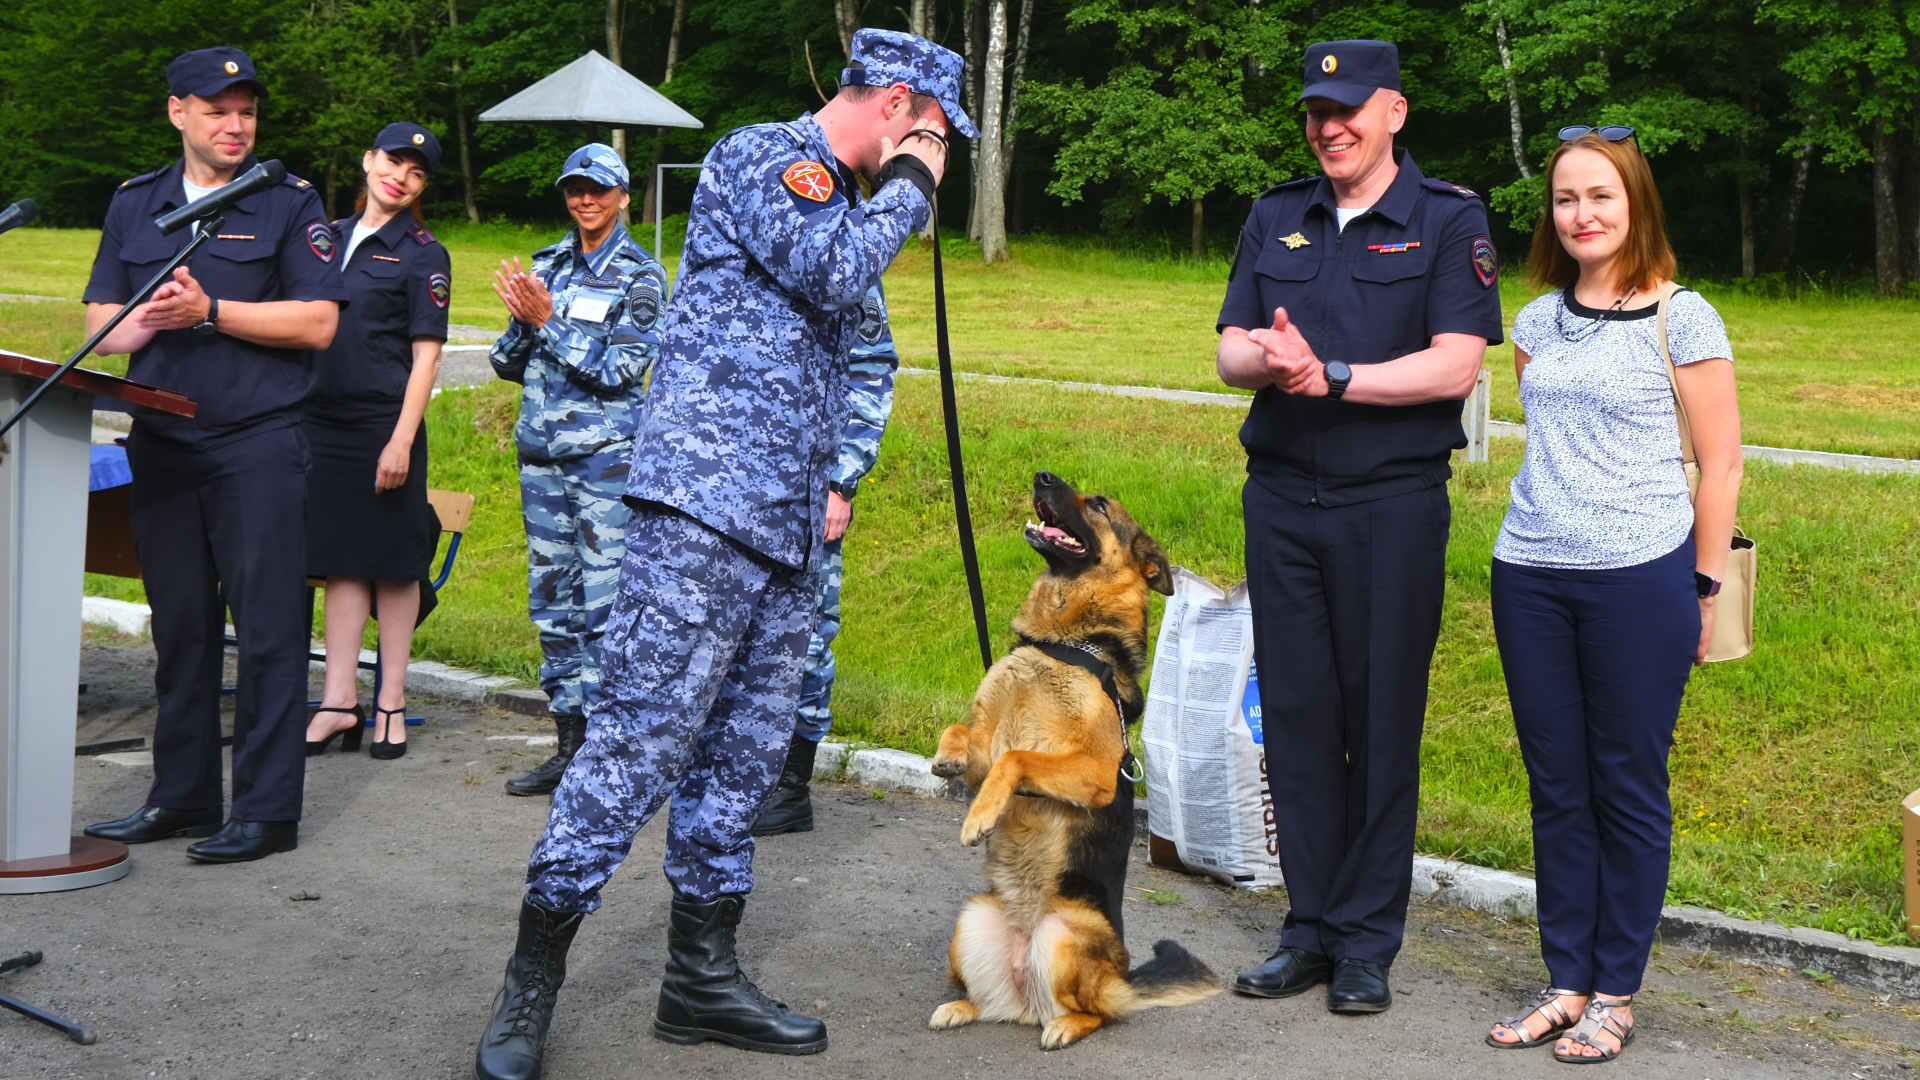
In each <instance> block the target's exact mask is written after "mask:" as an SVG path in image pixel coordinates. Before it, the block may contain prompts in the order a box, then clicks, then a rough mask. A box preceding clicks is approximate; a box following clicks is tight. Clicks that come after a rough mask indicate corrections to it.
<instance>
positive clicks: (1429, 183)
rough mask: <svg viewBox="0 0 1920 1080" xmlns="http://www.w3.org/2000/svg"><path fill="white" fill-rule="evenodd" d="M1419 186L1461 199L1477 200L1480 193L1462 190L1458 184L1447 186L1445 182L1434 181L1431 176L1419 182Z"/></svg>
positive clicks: (1466, 189) (1470, 189)
mask: <svg viewBox="0 0 1920 1080" xmlns="http://www.w3.org/2000/svg"><path fill="white" fill-rule="evenodd" d="M1420 186H1422V187H1424V188H1427V189H1429V190H1432V191H1439V192H1444V193H1445V194H1448V195H1458V196H1460V197H1461V198H1463V199H1477V198H1479V197H1480V193H1479V192H1477V191H1475V190H1473V189H1472V188H1463V187H1461V186H1460V185H1459V184H1449V183H1447V182H1446V181H1445V180H1435V179H1434V178H1433V177H1431V176H1429V177H1427V178H1426V179H1425V180H1422V181H1420Z"/></svg>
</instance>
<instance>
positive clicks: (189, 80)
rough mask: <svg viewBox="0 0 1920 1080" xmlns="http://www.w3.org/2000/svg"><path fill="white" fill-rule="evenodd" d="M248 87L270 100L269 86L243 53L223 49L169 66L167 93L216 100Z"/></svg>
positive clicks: (195, 54)
mask: <svg viewBox="0 0 1920 1080" xmlns="http://www.w3.org/2000/svg"><path fill="white" fill-rule="evenodd" d="M241 83H245V84H246V85H247V87H248V88H249V89H251V90H252V91H253V92H254V94H255V95H256V96H258V97H266V96H267V86H266V84H265V83H263V82H261V81H260V76H258V75H256V74H254V71H253V61H252V60H251V59H248V57H247V54H246V53H243V52H241V51H240V50H239V49H234V48H229V47H227V46H224V45H223V46H221V47H219V48H215V49H195V50H194V51H192V52H190V53H181V54H180V55H179V56H176V57H174V58H173V63H171V64H168V65H167V92H168V93H170V94H172V95H173V96H174V97H177V98H183V97H186V96H187V95H189V94H192V95H195V96H197V97H203V98H208V97H214V96H215V95H217V94H219V93H220V92H221V91H222V90H225V89H227V88H228V87H231V86H237V85H239V84H241Z"/></svg>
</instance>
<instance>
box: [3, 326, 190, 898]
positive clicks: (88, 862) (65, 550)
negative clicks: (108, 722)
mask: <svg viewBox="0 0 1920 1080" xmlns="http://www.w3.org/2000/svg"><path fill="white" fill-rule="evenodd" d="M58 368H59V365H58V364H51V363H48V362H47V361H44V360H34V359H31V358H29V357H24V356H14V355H11V354H8V353H0V416H10V415H12V414H13V412H14V410H15V409H17V408H19V407H20V404H21V402H23V401H25V400H26V398H27V395H29V394H31V393H32V392H33V391H34V390H36V389H37V388H38V387H39V386H40V384H42V383H44V382H45V381H46V380H47V378H48V377H49V376H51V375H53V374H54V372H55V371H56V370H57V369H58ZM96 396H98V397H107V398H112V399H115V400H117V401H123V402H126V403H127V404H130V405H144V406H147V407H148V408H152V409H160V410H162V411H165V412H169V413H175V414H178V415H180V416H192V415H193V413H194V404H193V402H191V401H188V400H187V399H186V398H185V397H183V396H181V395H179V394H176V393H173V392H172V391H169V390H160V389H156V388H154V387H151V386H142V385H140V384H139V383H134V382H128V381H127V380H125V379H119V378H115V377H114V376H112V375H106V374H102V373H100V372H95V371H87V370H85V369H82V368H74V369H72V370H70V371H69V372H67V374H66V375H65V376H64V377H62V378H61V380H60V382H59V384H58V385H57V386H55V387H54V388H53V389H51V390H50V391H49V392H48V393H47V395H46V396H45V398H44V399H43V400H41V402H40V403H39V404H38V405H36V406H35V407H34V408H33V410H32V411H31V412H29V413H27V414H26V416H25V417H23V418H22V419H21V420H20V422H19V423H18V424H17V425H16V426H15V427H14V428H13V430H11V431H9V432H8V433H7V435H6V438H5V440H4V443H3V444H0V894H5V893H33V892H60V891H62V890H65V889H80V888H85V887H86V886H88V885H99V884H101V883H103V882H108V881H114V880H117V879H119V878H122V877H125V876H126V873H127V871H128V869H130V863H129V862H128V860H127V847H126V845H125V844H121V843H119V842H117V841H112V840H96V839H93V838H92V837H86V836H75V835H73V745H74V727H75V724H76V721H77V717H78V713H79V689H80V597H81V595H82V594H83V592H84V591H85V563H86V552H87V547H86V537H87V469H88V459H89V448H90V446H91V443H92V436H93V404H94V398H95V397H96Z"/></svg>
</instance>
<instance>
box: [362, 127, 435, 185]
mask: <svg viewBox="0 0 1920 1080" xmlns="http://www.w3.org/2000/svg"><path fill="white" fill-rule="evenodd" d="M373 148H374V149H375V150H385V151H386V152H387V153H389V154H391V153H393V152H394V151H396V150H411V151H413V152H414V153H416V154H419V155H420V156H421V157H423V158H426V159H427V173H428V175H432V173H433V171H434V170H435V169H438V168H439V167H440V140H439V139H436V138H434V137H433V132H431V131H428V130H427V129H426V128H423V127H421V126H420V125H419V124H409V123H406V122H404V121H402V122H400V123H397V124H388V125H387V126H386V127H383V128H381V129H380V134H379V135H377V136H375V137H374V140H373Z"/></svg>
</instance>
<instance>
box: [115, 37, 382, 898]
mask: <svg viewBox="0 0 1920 1080" xmlns="http://www.w3.org/2000/svg"><path fill="white" fill-rule="evenodd" d="M167 85H168V89H169V90H170V92H171V94H172V96H171V97H170V98H168V100H167V115H168V118H169V119H171V120H172V122H173V126H174V127H176V128H178V129H180V141H181V146H182V150H183V153H182V155H181V158H180V160H179V161H176V162H174V163H173V164H172V165H169V166H167V167H166V168H164V169H161V170H159V171H157V172H151V173H148V174H146V175H144V176H136V177H134V178H133V179H131V180H128V181H127V182H126V183H124V184H121V185H120V189H119V190H118V191H117V192H115V193H114V197H113V203H112V205H111V206H109V207H108V209H107V220H106V225H105V227H104V228H103V229H102V230H101V234H100V251H99V254H98V255H96V256H95V257H94V263H93V276H92V277H91V278H90V279H89V280H88V282H87V290H86V294H85V296H84V299H85V300H86V303H87V332H88V333H89V334H91V333H93V332H95V331H96V330H98V329H99V328H100V327H101V326H104V325H106V322H107V320H108V319H110V318H112V317H113V315H114V313H115V312H117V311H119V310H120V308H121V307H123V306H125V305H126V304H128V303H132V302H134V301H136V300H139V299H141V298H140V297H137V296H135V295H134V291H135V290H136V289H138V288H140V287H141V286H142V285H144V284H145V283H146V281H147V279H148V278H150V277H152V276H153V274H154V273H155V272H156V271H158V270H159V269H160V267H161V266H162V265H163V264H164V263H165V262H166V261H167V260H168V259H170V258H172V257H173V255H174V254H175V253H176V252H178V251H179V250H180V249H181V248H182V247H184V246H185V245H186V244H187V242H188V240H189V239H190V238H191V236H192V230H191V229H190V228H188V229H181V230H179V231H178V232H175V233H173V234H172V235H168V236H162V235H161V234H160V230H159V229H158V228H156V227H155V226H154V224H153V219H154V218H155V217H156V216H158V215H160V214H162V213H165V212H166V211H169V210H172V209H175V208H177V207H181V206H185V205H186V204H187V203H188V202H190V201H192V200H194V199H197V198H199V197H201V196H202V195H205V194H207V193H208V192H210V191H212V190H213V189H216V188H219V187H222V186H224V185H226V184H227V183H229V182H231V181H232V180H233V179H234V178H235V177H237V176H238V175H240V174H241V173H242V172H245V171H246V170H248V169H251V168H252V167H253V166H254V163H255V162H254V157H253V141H254V130H255V115H256V114H255V108H256V105H257V103H258V101H259V99H260V98H261V97H263V96H265V94H266V88H265V87H264V86H262V85H261V83H260V79H259V77H258V76H257V75H256V74H255V73H254V69H253V62H252V61H251V60H249V59H248V58H247V54H246V53H243V52H241V51H240V50H239V49H229V48H216V49H200V50H197V51H195V52H190V53H187V54H185V55H183V56H181V57H179V58H178V59H176V60H174V62H173V63H172V64H171V65H169V66H168V67H167ZM223 216H224V220H225V224H224V225H223V226H221V229H220V231H219V233H218V234H217V235H216V238H215V239H213V240H211V241H208V243H207V244H206V245H205V246H204V247H202V248H201V249H200V250H199V251H198V252H196V253H195V254H194V256H193V258H192V259H191V260H190V261H189V263H188V265H186V266H182V267H180V268H179V269H177V270H175V271H174V273H173V279H172V280H171V281H168V282H167V283H165V284H163V285H161V286H160V287H159V288H158V289H155V290H154V293H153V296H152V298H151V299H148V300H147V301H146V302H145V303H142V304H141V305H140V306H139V307H138V308H136V309H135V310H134V313H133V314H132V315H130V316H128V317H127V319H126V321H124V322H122V323H121V324H120V325H119V326H118V327H117V328H115V330H114V332H113V334H112V335H110V336H109V337H108V338H107V339H106V340H105V341H103V342H101V344H100V348H99V351H100V352H101V353H102V354H108V355H111V354H115V353H130V354H132V360H131V363H130V364H129V366H128V369H127V376H128V377H129V378H131V379H134V380H136V381H138V382H143V383H150V384H152V385H155V386H163V387H166V388H167V389H169V390H177V391H179V392H181V393H183V394H185V395H187V397H189V398H191V399H193V401H194V402H195V403H196V404H197V405H198V406H199V410H198V412H197V413H196V414H195V415H194V416H193V417H192V418H190V419H189V418H187V417H181V416H170V415H165V414H161V413H151V412H146V411H136V412H135V414H134V418H133V433H132V434H131V435H130V436H128V439H127V461H128V464H129V465H130V466H131V467H132V469H133V495H132V500H133V541H134V550H135V552H136V553H137V554H138V555H139V557H140V565H141V569H142V571H143V572H144V574H145V577H146V586H147V599H148V601H149V602H150V603H151V604H152V605H153V647H154V652H155V653H156V656H157V661H158V663H157V666H156V668H155V672H154V683H155V688H156V689H157V690H158V692H159V699H160V709H159V718H158V720H157V722H156V723H155V725H154V733H153V789H152V791H151V792H150V793H149V794H148V795H147V800H146V805H144V806H142V807H141V808H140V809H139V810H137V811H135V812H134V813H133V814H132V815H130V816H128V817H125V818H122V819H121V820H119V821H110V822H103V823H101V824H98V825H93V826H90V827H88V829H87V830H86V831H87V835H89V836H101V837H107V838H109V839H114V840H121V841H124V842H126V843H130V844H138V843H145V842H148V841H153V840H163V839H166V838H168V837H174V836H209V834H211V838H210V839H207V840H202V841H201V842H199V843H197V844H193V845H191V846H189V847H188V848H187V854H188V855H189V856H191V857H192V858H195V859H198V860H199V861H201V862H241V861H245V860H249V859H258V858H261V857H263V856H266V855H269V854H272V853H273V852H275V851H288V850H291V849H292V848H293V847H294V845H295V844H296V843H297V842H298V838H299V821H300V803H301V797H302V789H303V785H304V782H305V778H306V757H305V753H306V751H305V745H304V743H305V739H306V726H307V715H306V714H307V708H306V706H307V649H308V640H309V638H310V636H311V635H310V628H309V626H308V623H307V618H308V615H309V609H308V606H307V598H306V591H305V590H306V572H307V566H306V559H307V556H306V552H307V543H306V536H307V532H306V507H307V441H306V436H305V435H304V434H303V433H302V431H301V428H300V416H299V413H300V402H301V399H302V398H303V397H305V395H306V393H307V388H308V382H309V379H308V372H307V352H306V350H309V349H324V348H326V347H327V345H328V344H329V343H330V342H332V340H333V334H334V330H335V328H336V326H337V324H338V321H339V317H340V308H341V307H343V306H344V305H345V304H346V300H347V291H346V287H345V286H344V285H342V284H341V281H340V273H339V269H340V268H339V266H338V265H336V263H335V259H336V258H337V257H338V245H337V244H336V243H335V241H334V237H333V233H332V231H331V230H329V229H328V227H327V221H326V215H325V214H324V213H323V212H322V210H321V206H320V200H319V198H318V197H317V196H315V195H314V192H313V188H312V187H311V185H309V184H308V183H307V182H306V181H304V180H300V179H298V178H295V177H292V176H289V177H288V178H287V180H286V182H285V183H284V184H281V185H279V186H277V187H274V188H272V189H270V190H267V191H262V192H259V193H256V194H254V195H250V196H248V197H247V198H244V199H242V200H240V201H239V202H238V203H236V204H235V205H234V206H233V207H232V208H231V209H229V210H227V211H226V212H225V214H224V215H223ZM229 611H231V612H232V615H233V624H234V628H235V630H236V631H237V633H238V636H239V640H240V677H239V687H238V691H237V695H236V699H235V702H234V706H235V708H234V721H233V806H232V811H231V813H230V814H229V815H228V816H227V820H226V824H225V825H224V826H223V825H222V824H221V818H222V813H221V786H222V785H221V754H220V683H221V675H222V667H223V664H224V654H225V649H224V645H223V640H224V636H225V634H224V630H225V625H226V621H227V613H228V612H229ZM216 830H218V831H217V832H216Z"/></svg>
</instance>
